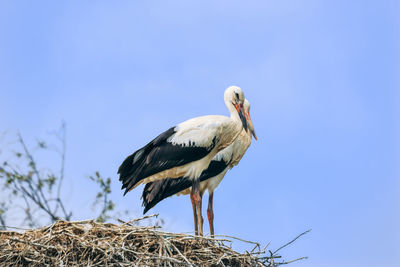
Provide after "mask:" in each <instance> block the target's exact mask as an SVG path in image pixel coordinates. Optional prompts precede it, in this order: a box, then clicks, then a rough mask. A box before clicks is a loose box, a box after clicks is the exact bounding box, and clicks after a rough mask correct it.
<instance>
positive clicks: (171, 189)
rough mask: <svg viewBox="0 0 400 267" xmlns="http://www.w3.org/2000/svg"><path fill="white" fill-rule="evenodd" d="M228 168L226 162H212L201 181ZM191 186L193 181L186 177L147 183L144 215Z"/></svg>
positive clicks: (202, 174)
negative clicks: (164, 200) (161, 202)
mask: <svg viewBox="0 0 400 267" xmlns="http://www.w3.org/2000/svg"><path fill="white" fill-rule="evenodd" d="M226 167H228V163H226V162H225V161H224V160H222V159H221V160H212V161H211V162H210V165H209V166H208V168H207V169H205V170H204V171H203V172H202V173H201V176H200V181H201V182H202V181H205V180H207V179H210V178H212V177H214V176H216V175H218V174H220V173H221V172H223V171H224V170H225V169H226ZM191 186H192V181H191V180H190V179H188V178H186V177H185V178H184V177H179V178H166V179H163V180H159V181H155V182H151V183H147V184H146V186H145V187H144V189H143V194H142V199H143V203H142V206H144V211H143V214H145V213H146V212H147V211H148V210H149V209H151V208H153V207H154V206H155V205H156V204H157V203H158V202H160V201H161V200H163V199H165V198H167V197H170V196H172V195H175V194H176V193H179V192H181V191H182V190H185V189H187V188H189V187H191Z"/></svg>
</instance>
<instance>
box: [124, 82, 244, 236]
mask: <svg viewBox="0 0 400 267" xmlns="http://www.w3.org/2000/svg"><path fill="white" fill-rule="evenodd" d="M244 99H245V96H244V93H243V90H242V89H241V88H240V87H238V86H230V87H228V88H227V89H226V90H225V92H224V101H225V105H226V106H227V108H228V110H229V112H230V117H226V116H221V115H208V116H201V117H196V118H192V119H189V120H187V121H184V122H182V123H180V124H178V125H176V126H174V127H171V128H169V129H168V130H166V131H165V132H163V133H161V134H160V135H159V136H157V137H156V138H154V139H153V140H152V141H150V142H149V143H148V144H147V145H145V146H144V147H142V148H140V149H138V150H137V151H135V152H134V153H133V154H131V155H129V156H128V157H127V158H126V159H125V160H124V161H123V162H122V164H121V165H120V167H119V169H118V174H119V180H120V181H121V182H122V188H121V189H125V192H124V195H125V194H126V193H127V192H129V191H130V190H132V189H134V188H136V187H137V186H138V185H140V184H142V183H145V184H146V183H149V182H153V181H157V180H161V179H165V178H178V177H186V178H187V179H189V180H190V181H191V182H192V190H191V192H190V198H191V202H192V207H193V215H194V222H195V232H196V234H199V235H203V232H202V231H200V232H198V231H197V230H196V229H197V225H200V226H201V229H202V223H203V222H202V220H201V218H202V217H201V196H200V191H199V189H200V188H199V187H200V180H199V177H200V175H201V173H202V172H203V170H205V169H206V168H208V166H209V164H210V162H211V160H212V159H213V157H214V156H215V155H216V154H217V153H218V152H219V151H220V150H222V149H224V148H226V147H227V146H229V145H230V144H231V143H232V142H233V141H234V140H235V139H236V138H237V137H238V136H239V134H240V133H241V131H242V129H245V130H246V131H247V130H248V122H247V118H246V116H245V113H244V110H243V102H244ZM197 215H199V216H197ZM198 229H200V227H198Z"/></svg>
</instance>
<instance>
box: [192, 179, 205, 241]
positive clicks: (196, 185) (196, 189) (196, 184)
mask: <svg viewBox="0 0 400 267" xmlns="http://www.w3.org/2000/svg"><path fill="white" fill-rule="evenodd" d="M192 194H193V198H194V202H195V204H196V215H197V226H198V230H199V232H198V234H199V235H201V236H202V235H203V216H202V215H201V194H200V180H199V179H195V180H194V181H193V184H192Z"/></svg>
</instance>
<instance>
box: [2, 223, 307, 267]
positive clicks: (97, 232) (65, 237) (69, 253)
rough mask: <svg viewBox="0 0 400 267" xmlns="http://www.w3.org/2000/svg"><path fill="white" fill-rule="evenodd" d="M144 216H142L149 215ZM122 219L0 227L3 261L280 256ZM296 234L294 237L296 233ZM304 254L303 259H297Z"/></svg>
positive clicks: (120, 262) (211, 262)
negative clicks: (20, 228) (19, 228)
mask: <svg viewBox="0 0 400 267" xmlns="http://www.w3.org/2000/svg"><path fill="white" fill-rule="evenodd" d="M149 217H151V216H146V217H144V218H149ZM144 218H140V219H136V220H133V221H130V222H122V221H120V222H122V224H119V225H117V224H111V223H98V222H95V221H94V220H88V221H77V222H69V221H57V222H55V223H54V224H52V225H49V226H46V227H43V228H39V229H35V230H27V231H25V232H22V233H19V232H15V231H0V263H1V264H2V266H7V265H13V266H277V265H280V264H287V263H289V262H280V263H277V262H275V260H276V259H277V258H279V257H280V256H277V255H276V253H272V252H270V251H269V252H270V254H269V255H268V256H266V253H265V252H266V247H265V248H264V249H261V248H260V245H259V244H257V243H253V242H249V241H246V240H241V239H238V240H240V241H241V242H248V243H252V244H254V245H255V247H254V249H253V250H251V251H249V252H247V251H246V252H245V253H239V252H236V251H234V250H233V249H232V248H231V243H232V239H237V238H233V237H228V236H219V237H217V238H215V239H212V238H209V237H197V236H193V235H187V234H176V233H168V232H161V231H159V230H158V228H159V227H155V226H153V227H143V226H136V225H134V224H137V222H138V221H139V220H142V219H144ZM296 239H297V238H296ZM300 259H302V258H300Z"/></svg>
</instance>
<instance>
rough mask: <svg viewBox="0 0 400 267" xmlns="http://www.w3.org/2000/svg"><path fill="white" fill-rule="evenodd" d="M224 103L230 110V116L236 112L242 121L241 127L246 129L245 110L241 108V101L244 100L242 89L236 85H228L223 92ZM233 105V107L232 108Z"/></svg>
mask: <svg viewBox="0 0 400 267" xmlns="http://www.w3.org/2000/svg"><path fill="white" fill-rule="evenodd" d="M224 100H225V104H226V106H227V107H228V109H229V110H230V111H231V116H232V115H233V113H234V112H235V109H236V112H237V114H238V115H239V118H240V120H241V121H242V124H243V128H244V129H245V130H246V131H247V122H246V116H245V111H244V109H243V103H244V100H245V97H244V93H243V91H242V89H240V87H238V86H230V87H228V88H227V89H226V90H225V94H224ZM233 107H234V109H233Z"/></svg>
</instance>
